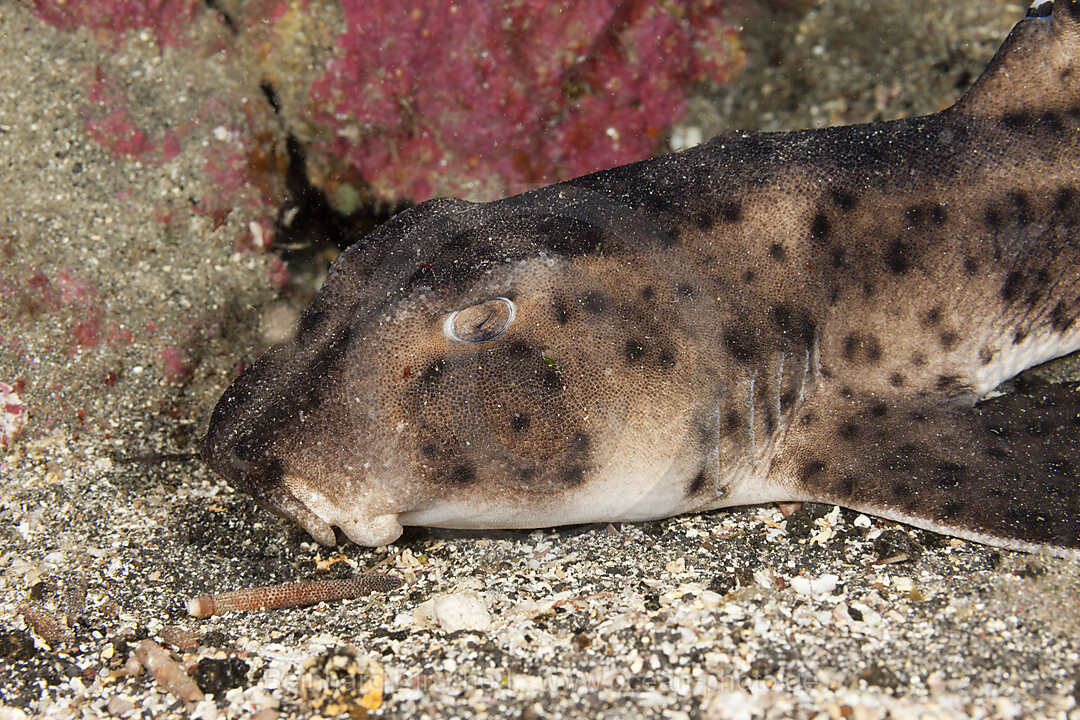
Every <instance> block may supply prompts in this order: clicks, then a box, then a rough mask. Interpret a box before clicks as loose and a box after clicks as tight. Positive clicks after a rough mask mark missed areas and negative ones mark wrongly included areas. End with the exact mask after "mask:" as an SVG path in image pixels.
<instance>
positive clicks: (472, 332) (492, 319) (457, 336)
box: [443, 297, 517, 343]
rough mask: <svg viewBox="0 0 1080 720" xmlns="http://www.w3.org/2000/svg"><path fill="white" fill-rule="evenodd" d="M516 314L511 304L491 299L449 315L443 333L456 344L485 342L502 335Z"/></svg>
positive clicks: (500, 298)
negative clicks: (456, 342) (455, 341)
mask: <svg viewBox="0 0 1080 720" xmlns="http://www.w3.org/2000/svg"><path fill="white" fill-rule="evenodd" d="M516 314H517V309H516V308H515V307H514V303H513V302H511V301H510V300H508V299H506V298H504V297H493V298H489V299H488V300H484V301H483V302H479V303H477V304H475V305H470V306H469V307H467V308H462V309H461V310H456V311H454V312H452V313H450V314H449V315H448V316H447V317H446V320H445V322H443V332H444V333H445V334H446V337H448V338H450V339H451V340H457V341H458V342H467V343H478V342H485V341H487V340H492V339H494V338H496V337H498V336H499V335H502V334H503V332H505V330H506V328H508V327H510V323H512V322H514V315H516Z"/></svg>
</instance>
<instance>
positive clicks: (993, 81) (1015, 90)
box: [954, 0, 1080, 118]
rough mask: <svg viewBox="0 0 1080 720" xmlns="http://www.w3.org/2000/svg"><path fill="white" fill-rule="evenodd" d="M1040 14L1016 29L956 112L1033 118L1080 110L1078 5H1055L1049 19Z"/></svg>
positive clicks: (1067, 1) (1068, 0)
mask: <svg viewBox="0 0 1080 720" xmlns="http://www.w3.org/2000/svg"><path fill="white" fill-rule="evenodd" d="M1048 4H1049V3H1046V4H1044V5H1043V6H1042V7H1045V5H1048ZM1040 9H1041V8H1039V9H1033V10H1032V11H1031V12H1030V13H1029V15H1028V17H1027V18H1025V19H1024V20H1022V21H1021V22H1019V23H1017V25H1016V27H1014V28H1013V30H1012V32H1011V33H1009V37H1008V38H1006V40H1005V42H1004V43H1003V44H1002V46H1001V48H1000V49H999V50H998V51H997V54H996V55H995V56H994V58H993V60H991V61H990V64H989V65H988V66H987V67H986V70H984V71H983V73H982V75H980V76H979V78H978V80H976V81H975V84H974V85H973V86H972V87H971V89H970V90H968V91H967V93H965V94H964V96H963V97H962V98H960V100H959V102H957V103H956V105H955V106H954V110H955V111H956V112H958V113H961V114H967V115H971V116H974V117H990V118H1002V117H1010V116H1012V117H1016V118H1023V117H1031V118H1037V117H1039V116H1041V115H1042V114H1043V113H1045V112H1047V111H1051V110H1058V111H1069V110H1077V109H1080V2H1078V1H1077V0H1055V2H1054V3H1053V11H1052V12H1051V13H1050V14H1049V15H1045V14H1043V13H1041V12H1040V11H1039V10H1040Z"/></svg>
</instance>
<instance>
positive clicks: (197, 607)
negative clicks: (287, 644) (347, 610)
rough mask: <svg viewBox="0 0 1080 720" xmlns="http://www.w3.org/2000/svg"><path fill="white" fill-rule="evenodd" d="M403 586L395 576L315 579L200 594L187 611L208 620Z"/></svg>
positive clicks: (189, 603) (342, 598)
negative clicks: (227, 613) (235, 612)
mask: <svg viewBox="0 0 1080 720" xmlns="http://www.w3.org/2000/svg"><path fill="white" fill-rule="evenodd" d="M399 587H401V578H399V577H397V576H395V575H381V574H379V573H368V574H366V575H360V576H358V577H351V578H345V579H344V580H314V581H311V582H300V583H289V584H287V585H267V586H264V587H254V588H245V589H244V590H233V591H232V592H225V593H219V594H217V595H200V596H199V597H194V598H191V599H190V600H188V605H187V611H188V615H190V616H191V617H197V618H204V617H210V616H211V615H217V614H219V613H222V612H225V611H226V610H271V609H273V608H285V607H301V606H303V605H314V604H316V603H321V602H333V601H335V600H347V599H350V598H357V597H361V596H364V595H370V594H371V593H373V592H390V591H391V590H396V589H397V588H399Z"/></svg>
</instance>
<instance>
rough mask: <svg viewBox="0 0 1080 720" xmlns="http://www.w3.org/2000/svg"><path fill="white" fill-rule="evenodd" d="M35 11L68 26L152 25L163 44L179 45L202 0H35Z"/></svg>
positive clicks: (115, 29) (125, 27) (119, 28)
mask: <svg viewBox="0 0 1080 720" xmlns="http://www.w3.org/2000/svg"><path fill="white" fill-rule="evenodd" d="M31 5H32V7H33V11H34V14H35V15H37V16H38V17H39V18H41V19H42V20H44V21H45V22H47V23H49V24H51V25H55V26H57V27H59V28H61V29H64V30H71V29H72V28H77V27H89V28H94V29H100V30H111V31H113V32H125V31H127V30H142V29H144V28H145V29H149V30H151V31H153V33H154V36H155V37H156V39H157V41H158V43H159V44H160V45H179V44H183V43H182V38H183V33H184V31H185V30H186V28H187V27H188V25H189V24H190V23H191V20H192V19H193V18H194V17H195V14H196V13H197V12H198V11H199V9H200V5H201V2H200V0H78V1H76V2H71V1H70V0H33V3H32V4H31Z"/></svg>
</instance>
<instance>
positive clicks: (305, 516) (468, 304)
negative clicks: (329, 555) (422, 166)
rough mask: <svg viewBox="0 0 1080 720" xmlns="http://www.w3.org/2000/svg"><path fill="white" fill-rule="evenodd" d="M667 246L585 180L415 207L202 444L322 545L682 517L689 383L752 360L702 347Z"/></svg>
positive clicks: (245, 382) (692, 420)
mask: <svg viewBox="0 0 1080 720" xmlns="http://www.w3.org/2000/svg"><path fill="white" fill-rule="evenodd" d="M671 243H672V238H671V237H670V231H669V229H667V228H665V227H663V226H662V225H660V224H657V223H656V222H655V220H654V219H653V218H652V216H651V215H650V214H649V213H647V212H642V211H640V209H635V208H634V207H632V206H631V205H628V204H626V203H623V202H620V201H618V200H617V199H613V198H611V197H609V196H608V195H605V194H601V193H598V192H595V191H593V190H591V189H589V188H586V187H576V186H573V185H563V186H555V187H551V188H542V189H540V190H537V191H533V192H532V193H527V194H525V195H523V196H519V197H516V198H509V199H507V200H503V201H499V202H495V203H488V204H475V203H467V202H463V201H456V200H436V201H430V202H427V203H424V204H421V205H419V206H417V207H415V208H413V209H411V210H409V211H407V212H405V213H402V214H401V215H400V216H398V217H397V218H395V219H394V220H392V221H391V222H390V223H388V224H387V225H386V226H384V227H382V228H380V229H379V230H377V231H376V232H375V233H374V234H373V235H372V236H370V237H369V238H368V239H366V240H365V241H364V242H363V243H362V244H358V245H356V246H354V247H352V248H350V249H349V250H348V251H346V252H345V253H343V254H342V256H341V257H339V259H338V260H337V261H336V263H335V265H334V266H333V268H332V269H331V271H330V273H329V276H328V278H327V280H326V283H325V285H324V286H323V288H322V290H321V291H320V293H319V295H318V297H317V298H316V300H315V301H314V302H313V303H312V305H311V306H310V307H309V308H308V309H307V310H306V311H305V312H304V314H303V315H302V317H301V319H300V321H299V324H298V327H297V328H296V331H295V333H294V335H293V337H291V338H290V339H289V340H287V341H286V342H284V343H282V344H280V345H278V346H277V347H274V348H272V349H271V350H269V351H268V352H267V353H266V354H265V355H264V356H263V357H261V358H260V359H259V360H258V361H257V362H255V363H254V364H253V365H252V366H251V367H250V368H248V370H247V371H246V372H245V373H244V374H243V375H242V376H241V377H240V378H239V379H238V380H237V381H236V382H235V383H234V385H233V386H232V387H231V388H230V389H229V390H228V391H227V392H226V393H225V395H224V396H223V397H222V399H221V401H220V403H219V404H218V407H217V409H216V410H215V412H214V415H213V418H212V420H211V423H210V428H209V431H208V433H207V437H206V440H205V446H204V451H205V455H206V457H207V458H208V459H209V461H210V463H211V464H212V465H213V467H214V468H215V469H216V470H218V472H219V473H220V474H222V475H223V476H224V477H226V478H227V479H229V480H230V481H231V482H233V483H234V484H236V485H238V486H239V487H242V488H244V489H246V490H248V491H250V492H251V493H252V494H254V495H255V497H256V498H258V499H259V500H260V501H261V502H262V503H263V504H264V505H266V506H268V507H270V508H271V509H272V510H274V511H276V512H278V513H279V514H282V515H285V516H286V517H289V518H291V519H293V520H295V521H297V522H299V523H300V524H301V525H302V526H304V527H305V528H306V529H308V530H309V532H311V534H312V535H313V536H314V537H316V538H317V539H319V540H320V541H322V542H332V541H333V538H334V535H333V532H332V530H331V526H334V525H336V526H338V527H340V528H342V530H343V531H344V532H345V534H346V535H347V536H348V537H349V538H350V539H352V540H353V541H355V542H358V543H361V544H367V545H377V544H384V543H386V542H389V541H391V540H393V539H394V538H396V537H397V535H398V534H400V532H401V525H402V524H423V525H433V526H449V527H481V528H494V527H535V526H542V525H553V524H564V523H577V522H590V521H598V520H603V519H608V518H613V517H617V518H627V519H644V518H653V517H663V516H666V515H669V514H671V513H673V512H677V511H678V510H679V509H681V508H682V507H683V506H684V504H685V500H684V497H683V493H682V491H681V490H680V491H679V492H678V493H676V494H675V496H674V497H671V498H667V499H664V498H663V497H659V498H658V496H657V487H658V486H663V484H664V483H670V482H678V483H679V484H680V486H681V485H685V484H687V483H691V482H694V481H695V477H696V474H697V473H698V472H699V470H700V468H699V467H698V465H700V463H699V462H698V461H697V460H696V459H695V454H696V449H694V448H692V447H691V446H694V445H695V444H699V442H700V441H699V438H697V436H700V435H702V434H704V435H708V434H709V433H712V432H713V429H712V427H711V426H709V427H706V428H704V429H702V420H701V419H702V417H704V415H703V414H702V413H695V407H696V405H698V404H700V402H699V400H698V399H697V396H698V395H699V392H698V391H697V389H696V388H695V379H697V380H698V382H701V379H702V378H703V377H705V376H708V377H709V378H712V380H710V381H709V382H710V383H713V382H714V381H716V380H718V379H719V378H721V377H724V376H730V375H733V374H735V373H737V372H738V368H736V367H731V368H726V369H725V367H724V365H725V358H724V357H723V356H721V355H720V354H718V353H715V352H712V351H711V350H709V349H708V348H703V347H702V346H701V344H700V343H699V342H697V340H698V339H700V337H702V335H703V333H705V332H706V328H707V327H708V326H709V325H711V323H712V320H711V319H710V318H709V317H708V316H707V315H706V314H705V313H704V312H702V313H701V314H695V313H689V314H688V313H687V312H686V309H687V308H688V307H689V306H690V305H692V304H694V303H696V302H699V301H700V300H701V298H699V297H695V295H697V294H700V293H701V292H702V288H701V287H700V286H697V285H695V284H694V283H693V278H692V277H690V276H688V275H687V274H686V272H685V271H679V270H677V269H675V268H665V267H663V265H662V263H657V262H655V260H656V259H658V258H659V257H660V256H661V255H662V254H663V252H664V249H665V248H668V247H670V245H671ZM635 256H638V257H640V258H652V260H646V261H645V262H628V259H629V258H633V257H635ZM696 326H700V327H696ZM728 362H729V364H732V365H734V364H735V363H734V362H733V361H728ZM708 414H709V415H711V414H715V413H712V412H710V413H708ZM709 423H711V420H706V421H705V424H706V425H708V424H709ZM706 442H708V440H706ZM713 445H715V442H714V443H713ZM696 482H697V483H698V484H699V485H700V484H701V483H702V480H701V479H697V480H696ZM714 484H715V483H714ZM659 495H660V496H663V495H664V493H659ZM601 498H603V500H601Z"/></svg>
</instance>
